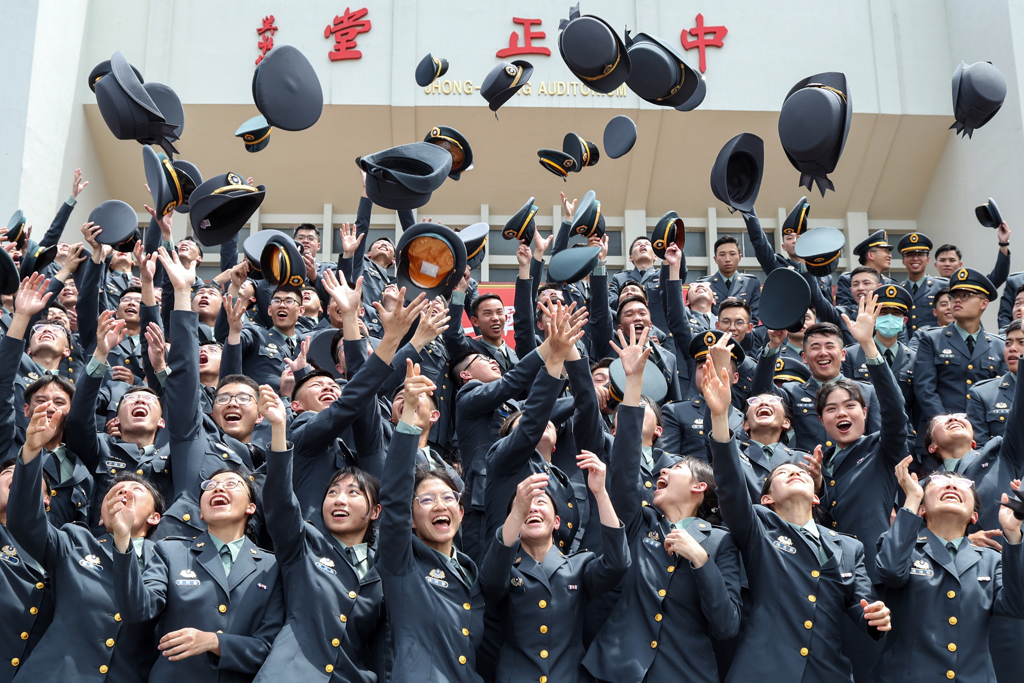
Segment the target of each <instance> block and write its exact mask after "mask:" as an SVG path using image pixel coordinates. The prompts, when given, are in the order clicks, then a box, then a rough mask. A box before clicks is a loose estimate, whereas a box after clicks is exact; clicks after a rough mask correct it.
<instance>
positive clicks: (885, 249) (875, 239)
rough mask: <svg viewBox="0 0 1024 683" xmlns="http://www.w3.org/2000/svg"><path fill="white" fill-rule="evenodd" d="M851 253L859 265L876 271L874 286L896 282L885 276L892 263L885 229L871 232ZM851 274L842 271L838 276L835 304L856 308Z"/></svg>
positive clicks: (890, 246)
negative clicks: (855, 256)
mask: <svg viewBox="0 0 1024 683" xmlns="http://www.w3.org/2000/svg"><path fill="white" fill-rule="evenodd" d="M853 253H854V254H856V255H857V258H858V261H859V262H860V265H862V266H868V267H870V268H871V269H872V270H874V271H875V272H876V273H878V283H877V284H876V285H875V287H877V286H879V285H894V284H896V281H895V280H890V279H889V278H887V277H886V276H885V271H887V270H889V266H890V265H892V245H891V244H889V242H888V241H887V240H886V237H885V230H877V231H875V232H873V233H871V235H869V236H868V238H867V239H866V240H864V241H863V242H861V243H860V244H858V245H857V246H856V247H854V248H853ZM851 276H852V273H843V274H842V275H840V276H839V280H838V282H837V285H836V304H838V305H839V306H848V307H851V308H853V309H854V310H856V309H857V299H856V298H854V295H853V293H852V292H851V291H850V286H851V281H850V280H851ZM872 289H874V288H872ZM850 319H851V320H852V319H853V317H852V316H850Z"/></svg>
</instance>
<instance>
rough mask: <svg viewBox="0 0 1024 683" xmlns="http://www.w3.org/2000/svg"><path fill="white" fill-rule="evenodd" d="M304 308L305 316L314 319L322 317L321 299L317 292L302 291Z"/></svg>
mask: <svg viewBox="0 0 1024 683" xmlns="http://www.w3.org/2000/svg"><path fill="white" fill-rule="evenodd" d="M302 308H303V309H304V315H308V316H310V317H313V318H319V317H320V311H321V304H320V297H318V296H317V295H316V292H314V291H312V290H309V289H304V290H302Z"/></svg>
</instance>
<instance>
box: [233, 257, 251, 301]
mask: <svg viewBox="0 0 1024 683" xmlns="http://www.w3.org/2000/svg"><path fill="white" fill-rule="evenodd" d="M228 272H229V274H230V277H231V286H232V287H234V288H235V293H237V292H238V291H240V290H241V289H242V285H244V284H245V282H246V280H248V279H249V262H248V261H242V262H241V263H239V264H237V265H235V266H234V267H232V268H231V270H230V271H228Z"/></svg>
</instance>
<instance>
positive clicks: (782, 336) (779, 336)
mask: <svg viewBox="0 0 1024 683" xmlns="http://www.w3.org/2000/svg"><path fill="white" fill-rule="evenodd" d="M787 339H789V331H788V330H768V348H769V349H772V350H773V351H774V350H775V349H777V348H779V347H781V346H782V345H783V344H785V343H786V340H787Z"/></svg>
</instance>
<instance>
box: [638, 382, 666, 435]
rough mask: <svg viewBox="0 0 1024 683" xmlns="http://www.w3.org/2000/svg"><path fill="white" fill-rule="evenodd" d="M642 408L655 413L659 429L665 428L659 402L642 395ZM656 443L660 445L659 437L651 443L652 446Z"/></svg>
mask: <svg viewBox="0 0 1024 683" xmlns="http://www.w3.org/2000/svg"><path fill="white" fill-rule="evenodd" d="M640 407H641V408H644V409H645V410H647V409H649V410H650V411H651V412H652V413H654V421H655V423H656V424H657V425H658V426H659V427H664V426H665V422H664V420H663V419H662V415H661V406H659V405H658V404H657V402H656V401H655V400H654V399H653V398H651V397H650V396H644V395H643V394H641V395H640ZM656 443H658V437H657V435H655V437H654V440H653V441H651V444H652V445H653V444H656Z"/></svg>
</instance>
